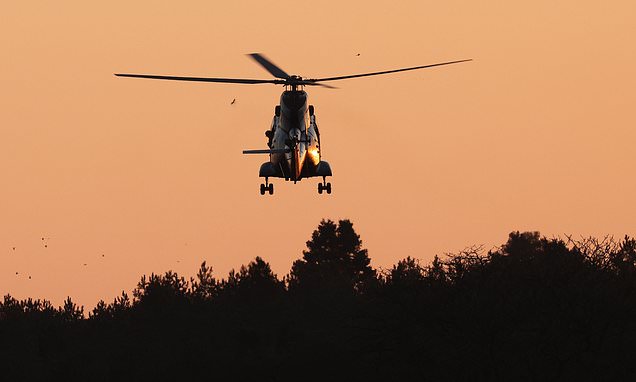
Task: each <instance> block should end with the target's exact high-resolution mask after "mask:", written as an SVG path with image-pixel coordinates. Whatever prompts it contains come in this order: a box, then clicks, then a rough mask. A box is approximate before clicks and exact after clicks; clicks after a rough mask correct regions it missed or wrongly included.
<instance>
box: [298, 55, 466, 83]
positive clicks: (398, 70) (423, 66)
mask: <svg viewBox="0 0 636 382" xmlns="http://www.w3.org/2000/svg"><path fill="white" fill-rule="evenodd" d="M466 61H472V58H470V59H468V60H458V61H449V62H440V63H438V64H430V65H422V66H414V67H411V68H403V69H395V70H385V71H383V72H373V73H364V74H352V75H349V76H338V77H326V78H312V79H305V80H304V81H308V82H322V81H335V80H345V79H347V78H357V77H368V76H377V75H379V74H389V73H397V72H406V71H407V70H416V69H424V68H432V67H434V66H442V65H450V64H457V63H459V62H466Z"/></svg>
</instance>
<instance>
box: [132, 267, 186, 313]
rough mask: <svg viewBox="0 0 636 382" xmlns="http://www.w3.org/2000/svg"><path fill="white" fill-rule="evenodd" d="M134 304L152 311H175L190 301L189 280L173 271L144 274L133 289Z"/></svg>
mask: <svg viewBox="0 0 636 382" xmlns="http://www.w3.org/2000/svg"><path fill="white" fill-rule="evenodd" d="M133 296H134V298H135V300H134V301H133V306H134V307H137V308H139V309H142V310H147V311H152V312H157V313H159V312H168V313H174V312H175V311H176V310H178V309H179V308H183V305H184V304H186V303H187V301H188V282H187V281H186V280H185V279H184V278H183V277H181V276H179V275H177V274H176V273H174V272H172V271H168V272H166V273H165V274H164V275H155V274H154V273H153V274H151V275H150V277H148V278H146V276H142V278H141V280H140V281H139V283H138V284H137V288H135V290H133Z"/></svg>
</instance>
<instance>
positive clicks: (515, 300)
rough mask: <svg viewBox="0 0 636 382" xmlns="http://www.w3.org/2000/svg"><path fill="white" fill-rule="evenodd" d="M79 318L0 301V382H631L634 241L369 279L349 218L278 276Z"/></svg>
mask: <svg viewBox="0 0 636 382" xmlns="http://www.w3.org/2000/svg"><path fill="white" fill-rule="evenodd" d="M131 296H132V298H131V297H129V294H128V293H126V292H122V294H121V295H120V296H117V297H116V298H115V299H114V300H113V301H112V302H110V303H107V302H104V301H100V302H99V303H98V304H97V305H96V307H95V308H94V309H92V310H91V311H90V312H88V314H85V312H84V309H83V307H81V306H77V304H75V303H74V302H73V300H72V299H71V298H70V297H69V298H68V299H67V300H66V301H65V302H64V304H63V306H61V307H58V308H56V307H54V306H53V305H52V304H51V303H50V302H49V301H46V300H39V299H31V298H29V299H25V300H17V299H15V298H13V297H11V296H9V295H7V296H5V297H4V299H3V300H2V301H1V302H0V333H1V334H2V340H3V345H4V346H2V347H0V353H1V354H0V355H1V356H0V365H2V366H3V367H2V371H0V373H2V374H3V377H4V379H5V380H42V379H50V378H56V379H57V378H58V377H59V378H63V379H65V380H88V379H90V380H113V379H117V380H122V379H123V380H129V379H130V380H132V379H136V380H138V379H142V380H152V379H156V380H166V379H170V378H203V379H214V378H231V379H234V380H256V379H258V380H277V381H287V380H290V381H291V380H299V379H301V380H318V379H327V378H329V379H336V380H361V381H365V380H368V381H386V380H404V379H409V380H413V379H418V380H432V381H457V380H503V379H505V380H631V379H634V377H636V369H635V368H634V366H633V360H634V357H635V356H636V351H635V350H634V346H633V343H634V342H635V341H636V240H634V239H632V238H630V237H625V238H623V239H622V240H614V239H613V238H610V237H606V238H601V239H596V238H587V239H579V240H577V239H573V238H572V237H565V238H546V237H542V236H541V235H540V234H539V233H538V232H512V233H511V234H510V236H509V238H508V240H507V242H506V243H504V244H503V245H502V246H501V247H499V248H496V249H493V250H491V251H487V252H486V251H484V250H482V248H481V247H470V248H467V249H466V250H464V251H461V252H459V253H455V254H449V255H446V256H444V257H437V256H436V257H435V258H434V259H433V261H432V262H431V263H430V264H426V263H424V262H422V261H421V260H418V259H416V258H413V257H410V256H406V257H405V258H404V259H403V260H400V261H398V262H397V263H396V264H395V265H394V266H393V267H392V268H390V269H387V270H376V269H374V268H373V267H372V266H371V262H370V258H369V255H368V251H367V250H366V249H364V248H363V246H362V241H361V240H360V236H359V235H358V234H357V233H356V232H355V230H354V228H353V224H352V223H351V222H350V221H349V220H340V221H338V222H334V221H331V220H323V221H322V222H320V224H319V226H318V227H317V229H316V230H315V231H314V232H313V233H312V235H311V239H310V240H309V241H308V242H307V249H306V250H305V251H303V252H302V257H301V258H300V259H298V260H296V261H295V262H294V263H293V265H292V267H291V270H290V273H289V274H288V275H286V276H285V277H282V278H279V277H278V276H277V275H276V274H274V273H273V272H272V269H271V267H270V265H269V264H268V263H267V262H266V261H265V260H264V259H262V258H260V257H256V258H254V260H253V261H251V262H250V263H248V264H247V265H243V266H241V267H239V268H238V270H232V271H231V272H229V274H228V275H227V276H226V277H225V278H220V279H219V278H216V277H215V276H214V275H213V271H212V268H211V267H210V266H208V265H207V264H206V263H205V262H204V263H202V264H201V267H200V268H199V270H198V272H197V274H196V276H195V277H192V278H190V279H189V280H188V279H186V278H184V277H182V276H179V275H177V274H176V273H174V272H172V271H168V272H166V273H164V274H158V275H157V274H151V275H150V276H142V277H141V280H140V281H139V283H138V285H137V286H136V287H135V288H134V290H133V291H132V294H131Z"/></svg>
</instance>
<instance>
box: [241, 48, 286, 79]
mask: <svg viewBox="0 0 636 382" xmlns="http://www.w3.org/2000/svg"><path fill="white" fill-rule="evenodd" d="M248 56H250V57H252V59H253V60H254V61H256V62H258V63H259V64H261V66H262V67H264V68H265V69H266V70H267V71H268V72H270V73H271V74H272V76H274V77H276V78H283V79H287V78H289V74H287V73H285V71H284V70H283V69H281V68H279V67H278V66H276V65H275V64H274V63H273V62H271V61H270V60H268V59H267V58H265V56H263V55H262V54H260V53H250V54H248Z"/></svg>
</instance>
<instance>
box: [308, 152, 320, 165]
mask: <svg viewBox="0 0 636 382" xmlns="http://www.w3.org/2000/svg"><path fill="white" fill-rule="evenodd" d="M308 153H309V156H310V157H311V160H312V162H314V164H318V162H320V154H318V149H317V148H311V149H309V150H308Z"/></svg>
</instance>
